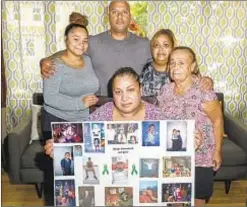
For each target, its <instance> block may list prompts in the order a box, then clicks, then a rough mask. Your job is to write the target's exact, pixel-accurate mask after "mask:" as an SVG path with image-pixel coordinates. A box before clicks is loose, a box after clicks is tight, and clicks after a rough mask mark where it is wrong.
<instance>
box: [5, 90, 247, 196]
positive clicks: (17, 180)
mask: <svg viewBox="0 0 247 207" xmlns="http://www.w3.org/2000/svg"><path fill="white" fill-rule="evenodd" d="M217 95H218V97H219V98H220V100H221V101H223V94H217ZM146 100H147V101H149V102H153V103H155V100H154V99H153V98H147V99H146ZM107 101H111V98H105V97H100V102H99V103H98V104H97V105H96V106H95V107H98V106H100V105H101V104H103V103H105V102H107ZM33 103H34V104H43V96H42V94H41V93H35V94H34V95H33ZM92 110H93V108H92ZM31 121H32V120H31V117H27V118H25V119H23V120H22V122H21V123H20V124H19V125H18V126H17V127H16V128H14V130H13V131H12V132H10V133H9V134H8V151H9V159H8V160H9V168H8V169H9V170H8V175H9V178H10V182H11V183H12V184H34V185H35V187H36V190H37V194H38V196H39V197H41V196H42V185H43V182H44V175H43V170H42V169H41V168H40V163H39V159H38V158H39V156H42V155H43V154H44V153H43V146H42V143H41V142H40V141H33V142H32V144H29V140H30V133H31ZM224 125H225V126H224V129H225V134H227V137H226V138H224V140H223V150H222V154H223V155H222V156H223V162H222V166H221V168H220V169H219V170H218V172H217V173H216V175H215V181H224V182H225V192H226V193H228V192H229V190H230V186H231V182H232V181H233V180H239V179H246V178H247V127H246V126H244V125H243V124H242V123H241V122H240V121H238V120H237V119H236V118H234V117H232V116H231V115H230V114H228V113H226V112H225V113H224Z"/></svg>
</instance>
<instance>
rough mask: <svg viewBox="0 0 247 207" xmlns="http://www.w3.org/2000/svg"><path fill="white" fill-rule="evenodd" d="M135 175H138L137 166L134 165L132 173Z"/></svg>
mask: <svg viewBox="0 0 247 207" xmlns="http://www.w3.org/2000/svg"><path fill="white" fill-rule="evenodd" d="M134 174H136V175H137V174H138V172H137V170H136V165H135V164H133V165H132V171H131V175H134Z"/></svg>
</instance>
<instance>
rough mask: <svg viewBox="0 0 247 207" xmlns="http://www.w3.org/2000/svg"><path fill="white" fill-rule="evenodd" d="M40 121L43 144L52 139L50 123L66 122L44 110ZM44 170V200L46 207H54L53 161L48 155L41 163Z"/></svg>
mask: <svg viewBox="0 0 247 207" xmlns="http://www.w3.org/2000/svg"><path fill="white" fill-rule="evenodd" d="M41 121H42V135H43V144H44V145H45V142H46V141H47V140H48V139H51V138H52V132H51V122H66V120H63V119H60V118H58V117H56V116H53V115H52V114H50V113H48V112H47V111H45V110H44V109H43V110H42V112H41ZM42 166H43V169H44V199H45V205H46V206H54V171H53V159H52V158H50V157H49V156H48V155H44V160H43V161H42Z"/></svg>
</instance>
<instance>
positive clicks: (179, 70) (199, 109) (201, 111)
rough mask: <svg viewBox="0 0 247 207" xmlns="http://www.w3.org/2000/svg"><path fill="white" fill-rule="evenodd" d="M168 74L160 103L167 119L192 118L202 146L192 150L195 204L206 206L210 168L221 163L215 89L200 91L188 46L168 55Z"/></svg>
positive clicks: (210, 188) (220, 127)
mask: <svg viewBox="0 0 247 207" xmlns="http://www.w3.org/2000/svg"><path fill="white" fill-rule="evenodd" d="M169 71H170V77H171V79H172V80H173V81H174V82H172V83H168V84H166V85H165V86H163V87H162V90H161V94H160V96H158V101H159V106H160V107H161V108H162V110H163V111H164V113H165V114H166V116H168V117H169V118H170V119H185V120H186V119H194V120H195V123H196V126H195V127H196V129H197V130H201V131H202V132H203V133H202V136H203V139H202V145H201V146H200V147H199V148H198V149H197V150H196V153H195V158H196V160H195V164H196V170H195V198H196V199H195V206H200V205H205V202H206V201H208V200H209V199H210V197H211V195H212V193H213V170H218V169H219V167H220V165H221V147H222V137H223V120H222V111H221V107H220V104H219V102H218V100H217V96H216V94H215V92H214V91H202V90H201V88H200V85H199V83H196V82H193V78H192V77H193V75H197V74H198V73H199V69H198V64H197V61H196V55H195V53H194V51H193V50H192V49H190V48H188V47H176V48H174V49H173V50H172V52H171V54H170V56H169Z"/></svg>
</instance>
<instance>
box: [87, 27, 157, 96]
mask: <svg viewBox="0 0 247 207" xmlns="http://www.w3.org/2000/svg"><path fill="white" fill-rule="evenodd" d="M88 54H89V56H90V57H91V60H92V63H93V68H94V70H95V73H96V75H97V77H98V78H99V82H100V90H99V95H107V94H108V93H107V84H108V82H109V80H110V79H111V77H112V75H113V74H114V72H115V71H116V70H117V69H119V68H121V67H132V68H133V69H134V70H135V71H136V72H137V73H138V74H140V73H141V71H142V68H143V66H144V65H145V64H146V63H147V62H148V61H150V60H151V58H152V57H151V52H150V45H149V40H148V39H146V38H142V37H139V36H137V35H135V34H133V33H130V32H129V33H128V37H127V38H126V39H125V40H115V39H113V38H112V37H111V35H110V32H109V31H106V32H103V33H100V34H98V35H95V36H91V37H90V39H89V49H88Z"/></svg>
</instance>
